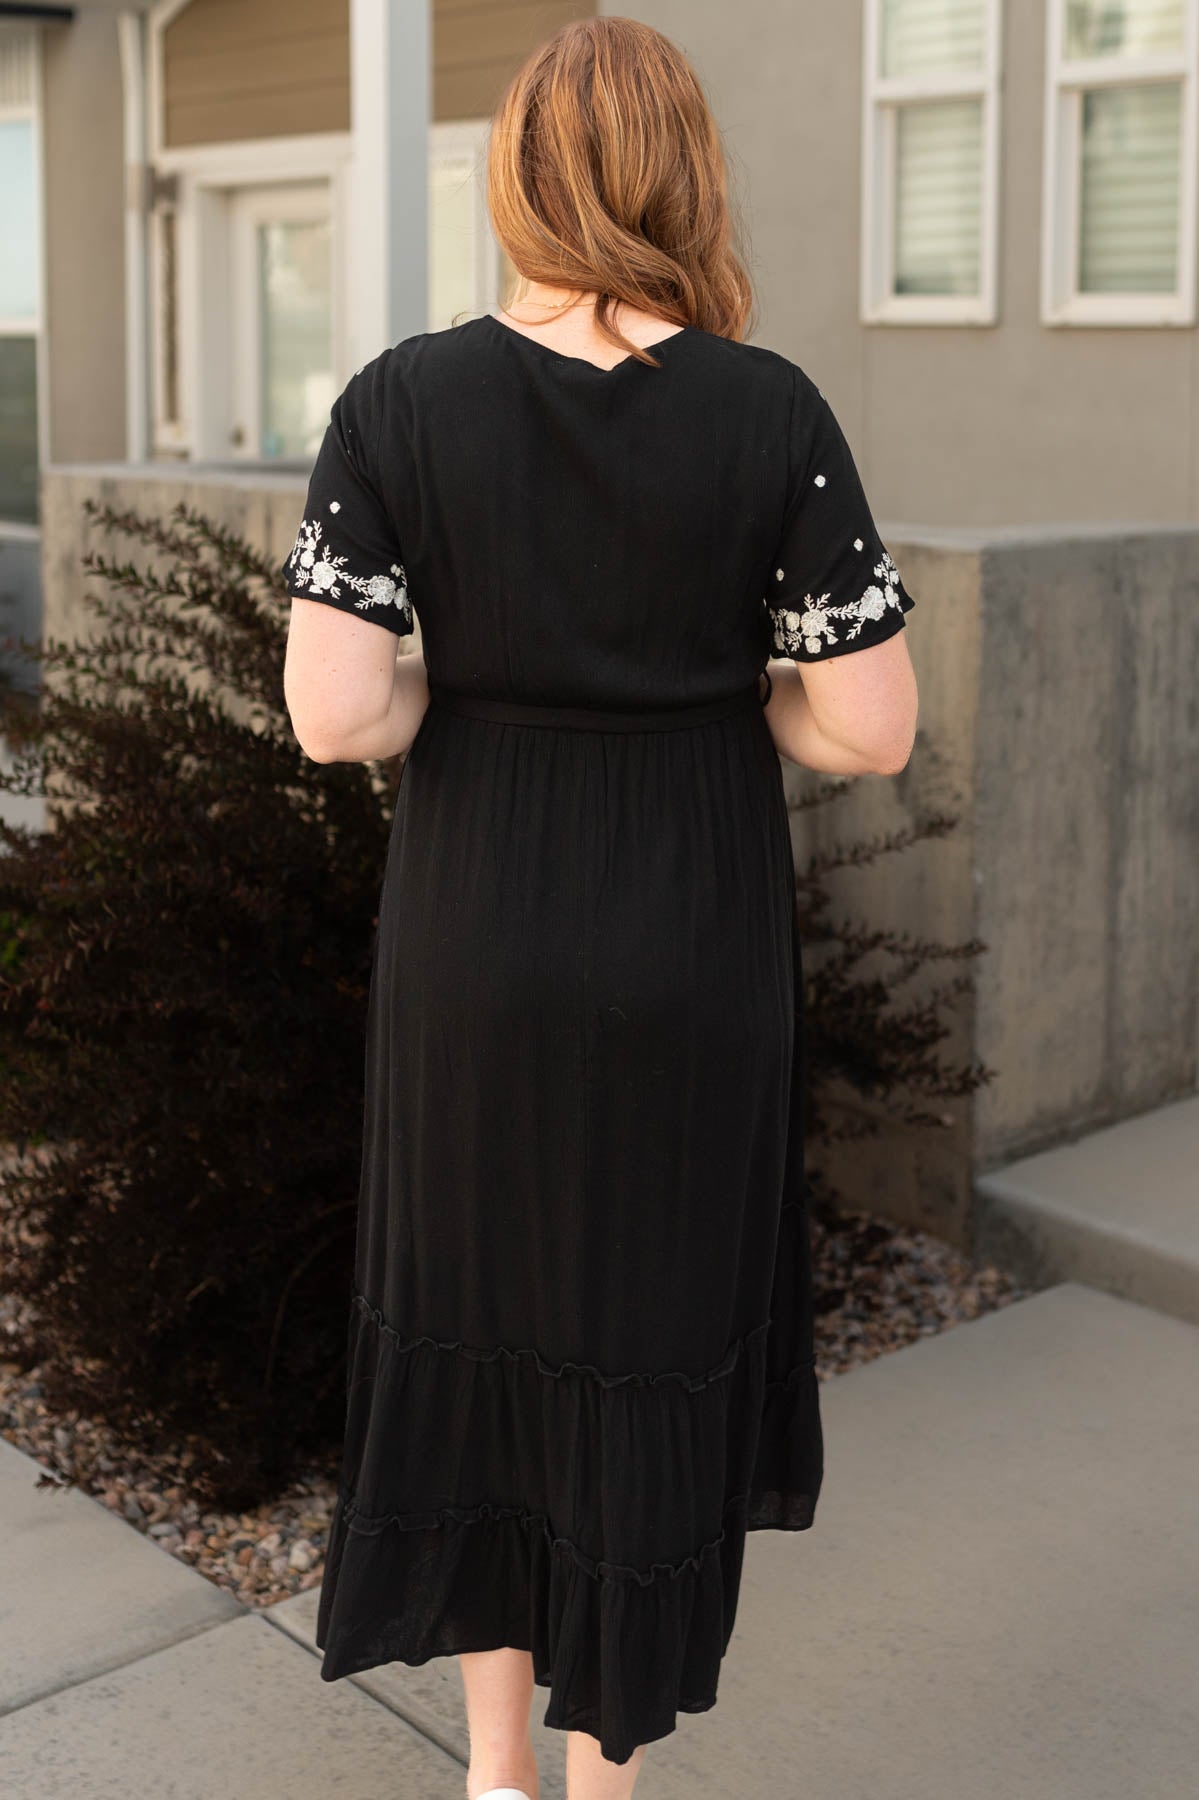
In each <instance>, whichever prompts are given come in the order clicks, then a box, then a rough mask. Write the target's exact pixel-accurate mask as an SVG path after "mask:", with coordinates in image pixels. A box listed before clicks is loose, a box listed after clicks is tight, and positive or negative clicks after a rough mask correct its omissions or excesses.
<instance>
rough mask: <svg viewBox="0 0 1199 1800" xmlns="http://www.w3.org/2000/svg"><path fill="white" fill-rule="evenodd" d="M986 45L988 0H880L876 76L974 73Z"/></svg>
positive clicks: (981, 63) (984, 54) (980, 61)
mask: <svg viewBox="0 0 1199 1800" xmlns="http://www.w3.org/2000/svg"><path fill="white" fill-rule="evenodd" d="M1179 3H1180V4H1181V0H1179ZM986 45H987V0H883V7H882V31H881V34H880V63H881V66H880V68H879V74H880V75H928V74H931V73H933V72H937V73H943V72H944V71H946V70H948V69H968V70H970V71H971V72H972V73H975V74H977V72H978V71H979V70H980V69H981V68H982V66H983V63H984V62H985V60H986Z"/></svg>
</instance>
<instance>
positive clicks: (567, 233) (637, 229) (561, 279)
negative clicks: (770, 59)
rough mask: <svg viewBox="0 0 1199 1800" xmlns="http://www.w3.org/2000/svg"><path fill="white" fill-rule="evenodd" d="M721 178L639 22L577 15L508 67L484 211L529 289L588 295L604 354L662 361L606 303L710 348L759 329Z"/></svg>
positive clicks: (707, 142)
mask: <svg viewBox="0 0 1199 1800" xmlns="http://www.w3.org/2000/svg"><path fill="white" fill-rule="evenodd" d="M728 186H729V182H728V171H727V168H726V165H725V157H724V150H723V145H722V142H721V137H720V132H719V130H718V129H717V126H716V121H715V119H714V118H713V116H712V111H711V108H710V106H709V105H708V101H707V97H706V95H705V93H704V90H703V88H702V86H701V84H700V81H699V77H698V76H697V75H696V73H695V70H694V69H693V68H692V66H691V64H690V62H689V61H688V60H687V58H686V56H685V55H684V54H683V52H682V51H681V50H680V49H679V48H678V46H677V45H676V44H673V43H672V42H671V40H670V39H669V38H668V37H666V36H664V35H663V33H662V32H660V31H656V30H654V28H653V27H652V26H650V25H644V24H642V23H641V21H640V20H638V19H626V18H613V17H603V18H590V19H576V20H574V21H572V22H571V23H570V24H568V25H563V26H562V27H561V28H560V29H559V30H557V31H555V32H554V33H553V34H552V36H550V37H548V38H547V39H546V40H545V42H544V43H543V44H541V45H540V46H539V47H538V48H537V49H536V50H534V51H533V53H532V55H531V56H529V58H528V59H527V60H526V62H525V63H524V64H523V65H522V67H521V68H520V69H518V70H517V72H516V74H515V75H514V76H513V78H512V80H511V81H510V82H509V84H508V87H507V89H506V90H505V92H504V94H503V96H502V97H501V99H500V102H499V104H498V106H497V107H496V109H495V112H494V114H493V115H492V120H491V132H490V139H489V143H488V152H487V204H488V207H489V209H490V212H491V222H492V227H493V229H494V231H495V235H496V237H497V239H498V240H499V242H500V243H501V244H502V245H503V247H504V250H505V251H506V252H507V255H508V258H509V260H510V261H511V263H512V264H513V266H514V268H515V269H516V271H517V273H518V274H519V275H520V276H521V277H522V278H523V280H524V281H525V282H528V281H543V282H547V283H549V284H551V285H553V286H555V287H566V288H573V289H577V290H578V291H579V292H580V293H585V292H588V293H595V295H596V303H595V321H596V324H597V325H598V327H599V329H600V331H601V333H602V334H603V335H604V336H605V337H607V338H608V339H609V340H610V342H612V343H613V344H618V345H619V346H620V347H621V348H622V349H623V350H625V351H627V352H629V353H630V354H631V355H632V356H635V357H637V358H638V360H639V361H641V362H646V363H649V364H650V365H651V367H654V368H657V367H659V366H660V365H659V364H658V363H657V362H656V361H655V359H654V358H653V357H652V356H651V355H650V353H649V352H648V351H647V350H645V349H643V348H641V347H640V346H639V345H636V344H632V343H630V342H629V340H628V339H627V338H626V337H625V336H624V334H623V333H622V332H621V331H619V330H618V329H617V327H616V325H615V324H614V323H613V320H612V316H611V315H612V309H613V306H614V304H615V302H617V301H620V300H623V301H624V302H626V304H628V305H630V306H635V307H639V308H642V309H644V310H645V311H648V312H652V313H657V314H659V315H660V316H661V317H662V318H664V319H670V320H672V321H673V322H674V323H676V324H679V325H695V326H698V327H700V328H701V329H702V330H704V331H711V332H714V333H716V334H717V335H718V336H720V337H728V338H742V337H744V336H745V335H746V333H747V331H748V330H751V329H752V328H753V324H754V312H755V300H754V293H753V288H752V285H751V282H750V278H749V275H748V273H747V271H746V267H745V263H744V262H743V260H742V256H741V253H740V249H739V242H738V240H739V238H740V224H739V221H736V220H734V217H733V215H732V212H731V210H730V205H729V198H728Z"/></svg>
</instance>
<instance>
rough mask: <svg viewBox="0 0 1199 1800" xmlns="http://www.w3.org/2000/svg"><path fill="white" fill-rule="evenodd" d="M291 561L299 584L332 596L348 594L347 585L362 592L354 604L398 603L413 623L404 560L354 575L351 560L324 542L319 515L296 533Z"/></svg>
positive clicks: (304, 522) (305, 521)
mask: <svg viewBox="0 0 1199 1800" xmlns="http://www.w3.org/2000/svg"><path fill="white" fill-rule="evenodd" d="M287 560H288V562H290V563H291V564H292V565H293V568H294V571H295V573H294V577H293V579H294V581H295V584H296V587H297V588H305V587H308V588H311V589H312V591H313V592H314V593H316V594H328V596H329V598H330V600H341V599H344V598H347V596H346V595H345V594H344V592H343V589H345V588H349V589H351V590H352V591H353V592H354V593H356V594H361V595H362V598H361V600H355V602H354V605H355V607H357V609H358V610H359V611H360V612H362V611H365V610H366V609H367V608H368V607H371V606H396V607H398V608H399V610H400V612H401V613H402V614H403V616H404V619H405V622H406V623H411V619H412V603H411V601H410V600H409V598H408V587H407V577H406V576H405V574H404V569H403V566H402V564H400V563H392V565H391V570H390V573H388V574H378V575H352V574H351V573H350V571H349V570H348V569H347V568H346V563H347V561H348V560H349V559H348V558H347V557H345V556H337V555H334V554H333V553H332V552H331V551H330V550H328V549H327V548H326V547H323V546H322V543H321V526H320V521H319V519H303V520H302V521H301V523H300V529H299V531H298V533H297V534H296V541H295V543H294V545H293V546H292V551H291V555H290V556H289V557H288V559H287Z"/></svg>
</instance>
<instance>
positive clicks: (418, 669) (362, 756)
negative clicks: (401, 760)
mask: <svg viewBox="0 0 1199 1800" xmlns="http://www.w3.org/2000/svg"><path fill="white" fill-rule="evenodd" d="M283 694H284V699H285V701H286V703H287V711H288V715H289V717H290V719H291V724H292V730H293V731H294V732H295V734H296V737H297V738H298V739H299V742H300V747H301V749H302V750H303V751H304V753H305V755H306V756H309V757H311V758H312V760H313V762H323V763H328V762H375V761H378V760H382V759H383V758H384V757H388V756H398V755H400V754H401V752H403V751H405V750H407V749H408V748H409V746H410V745H411V743H412V740H413V738H414V737H415V736H416V733H417V730H418V728H419V726H420V722H421V720H422V719H423V718H424V715H425V708H426V707H427V706H428V704H429V680H428V672H427V670H426V668H425V659H424V657H423V656H415V655H411V654H410V655H407V656H397V654H396V633H395V632H394V631H392V630H390V629H389V628H388V627H387V626H385V625H380V624H377V623H376V622H375V621H374V620H372V619H368V618H365V617H362V618H360V617H358V616H357V615H356V614H353V613H348V612H342V611H340V610H339V609H338V608H336V607H332V606H328V605H325V604H324V603H323V602H322V601H319V600H306V599H303V598H301V597H300V596H299V595H293V596H292V603H291V617H290V620H289V622H288V631H287V656H286V659H285V662H284V666H283Z"/></svg>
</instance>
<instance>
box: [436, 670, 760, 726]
mask: <svg viewBox="0 0 1199 1800" xmlns="http://www.w3.org/2000/svg"><path fill="white" fill-rule="evenodd" d="M429 698H430V700H431V701H433V702H435V703H436V704H437V705H438V706H441V707H444V708H445V710H446V711H447V712H452V713H459V714H461V716H462V717H463V718H467V719H491V720H492V721H493V722H495V723H497V724H501V725H550V726H554V727H556V728H562V727H565V728H567V729H568V730H576V731H677V730H679V729H680V728H681V727H682V726H684V725H706V724H707V723H708V721H709V720H711V719H725V718H729V717H731V716H732V715H733V714H735V713H739V712H748V711H750V710H751V709H753V710H755V711H756V710H760V709H761V707H762V705H763V704H764V702H763V699H762V692H761V689H760V687H759V685H758V682H757V680H755V681H753V682H751V684H750V685H749V687H744V688H738V689H737V690H736V692H735V693H732V694H724V695H722V696H721V698H720V699H719V700H704V701H701V702H700V703H699V704H698V705H695V706H668V707H663V708H660V709H658V710H657V711H637V710H630V711H623V712H622V711H612V710H610V709H609V708H607V707H590V706H537V705H534V704H533V703H532V702H531V701H524V700H488V699H485V698H483V696H482V695H475V694H463V693H460V692H459V691H458V690H457V689H454V688H443V687H440V686H438V685H436V684H434V683H433V682H430V684H429Z"/></svg>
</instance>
